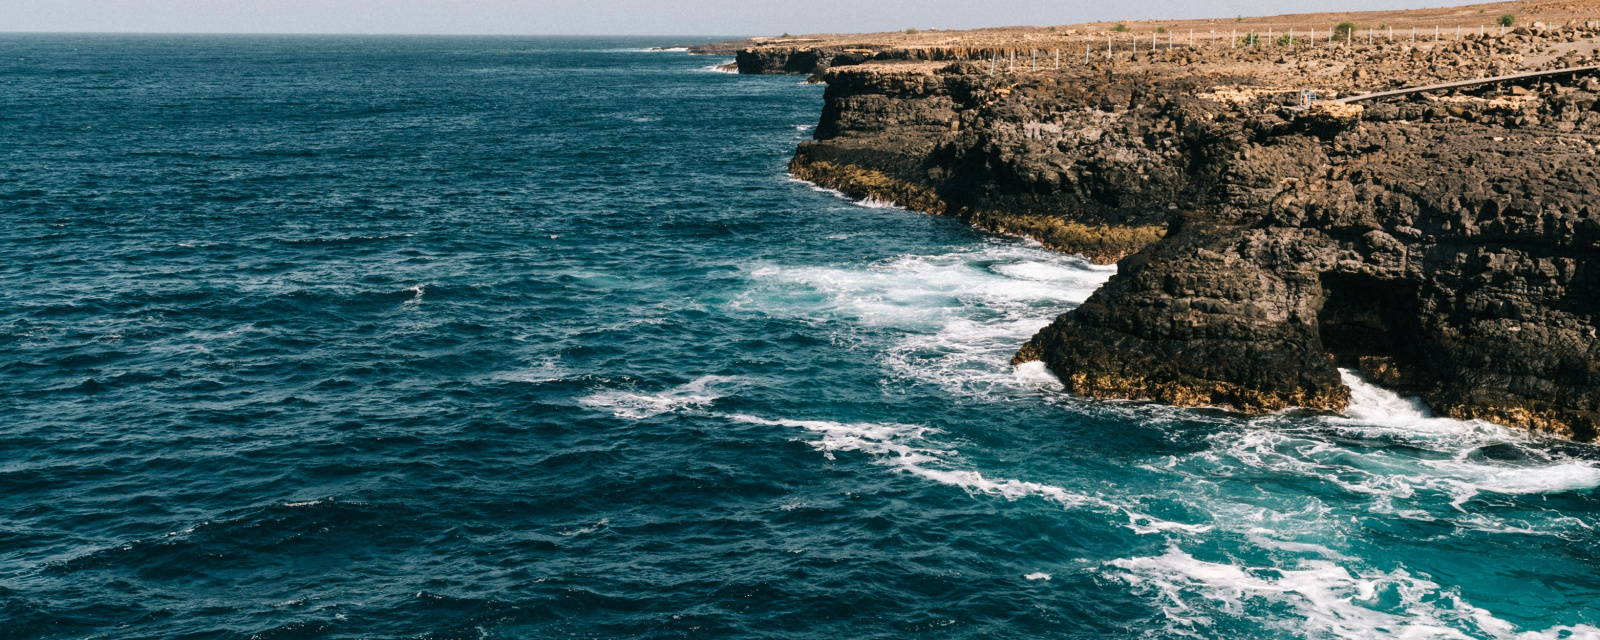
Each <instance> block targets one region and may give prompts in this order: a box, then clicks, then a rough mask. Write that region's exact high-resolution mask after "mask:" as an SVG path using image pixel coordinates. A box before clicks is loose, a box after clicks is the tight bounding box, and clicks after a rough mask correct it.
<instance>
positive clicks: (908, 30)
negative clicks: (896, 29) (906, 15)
mask: <svg viewBox="0 0 1600 640" xmlns="http://www.w3.org/2000/svg"><path fill="white" fill-rule="evenodd" d="M916 32H917V30H916V29H906V33H910V34H915V33H916Z"/></svg>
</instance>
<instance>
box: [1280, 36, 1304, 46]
mask: <svg viewBox="0 0 1600 640" xmlns="http://www.w3.org/2000/svg"><path fill="white" fill-rule="evenodd" d="M1299 41H1300V39H1299V38H1294V37H1290V36H1289V34H1287V33H1285V34H1283V35H1281V36H1278V46H1280V47H1292V46H1294V45H1295V43H1296V42H1299Z"/></svg>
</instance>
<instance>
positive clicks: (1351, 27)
mask: <svg viewBox="0 0 1600 640" xmlns="http://www.w3.org/2000/svg"><path fill="white" fill-rule="evenodd" d="M1355 33H1356V23H1354V22H1341V23H1339V26H1337V27H1334V28H1333V39H1334V40H1347V39H1350V38H1353V37H1355Z"/></svg>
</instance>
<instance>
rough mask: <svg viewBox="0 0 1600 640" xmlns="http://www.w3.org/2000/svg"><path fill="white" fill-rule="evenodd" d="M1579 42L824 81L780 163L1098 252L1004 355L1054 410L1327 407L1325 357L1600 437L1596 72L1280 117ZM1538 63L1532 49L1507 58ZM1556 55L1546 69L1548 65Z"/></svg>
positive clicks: (1339, 402)
mask: <svg viewBox="0 0 1600 640" xmlns="http://www.w3.org/2000/svg"><path fill="white" fill-rule="evenodd" d="M1585 35H1592V34H1582V33H1577V32H1575V31H1569V32H1567V33H1563V32H1561V31H1552V32H1545V33H1534V32H1527V31H1524V32H1522V33H1516V34H1507V36H1506V37H1505V38H1492V37H1490V38H1481V39H1480V38H1466V39H1464V40H1462V41H1458V42H1455V43H1451V44H1443V43H1441V44H1439V45H1436V46H1433V47H1429V48H1426V49H1424V48H1411V47H1388V48H1385V47H1367V48H1361V47H1342V48H1338V49H1334V50H1331V51H1327V50H1317V49H1315V48H1312V49H1306V50H1299V51H1296V50H1291V51H1288V52H1281V51H1280V52H1264V51H1255V50H1249V51H1242V52H1223V53H1206V52H1198V51H1184V50H1175V51H1164V52H1158V53H1147V54H1144V55H1142V56H1140V58H1138V59H1135V60H1126V59H1124V60H1123V61H1121V62H1119V63H1118V64H1117V66H1110V65H1107V64H1100V63H1097V64H1096V65H1094V66H1082V65H1078V66H1075V67H1074V68H1072V69H1066V70H1062V71H1055V70H1053V69H1052V70H1051V71H1050V72H1048V73H1043V72H1041V73H1027V74H1021V73H1018V74H1005V73H995V74H991V72H990V70H989V68H987V67H986V66H985V65H982V64H974V63H953V64H939V63H899V64H890V63H882V62H871V63H867V64H863V65H858V66H851V67H836V68H832V69H830V70H829V71H827V72H826V74H825V76H824V79H825V80H826V81H827V82H828V90H827V93H826V94H825V107H824V112H823V116H822V119H821V122H820V124H819V126H818V128H817V132H816V140H815V141H813V142H809V143H805V144H803V145H801V147H800V148H799V150H798V151H797V152H796V155H795V159H794V161H793V163H792V164H791V168H792V170H793V172H794V173H795V174H796V175H797V176H799V177H802V178H805V179H808V180H812V181H814V182H817V183H819V184H823V185H825V186H829V187H834V188H838V189H841V190H844V191H846V192H848V193H851V194H853V195H856V196H860V197H876V198H880V199H884V200H892V201H894V202H897V203H899V204H902V205H904V206H907V207H909V208H913V209H917V210H921V211H926V212H929V213H936V214H946V215H955V216H959V217H961V218H963V219H965V220H968V221H970V222H972V223H973V224H976V225H979V226H982V227H985V228H989V229H994V230H997V231H1003V232H1009V233H1018V234H1022V235H1028V236H1032V237H1035V238H1037V239H1039V240H1040V241H1041V242H1043V243H1045V244H1046V245H1048V246H1052V247H1054V248H1057V249H1060V250H1063V251H1068V252H1076V253H1084V254H1085V255H1087V256H1089V257H1090V258H1092V259H1094V260H1096V261H1098V262H1103V263H1104V262H1113V261H1118V260H1120V262H1119V269H1118V274H1117V275H1116V276H1115V277H1113V278H1112V279H1111V281H1110V282H1108V283H1107V285H1106V286H1105V287H1104V288H1103V289H1102V290H1100V291H1099V292H1097V293H1096V294H1095V295H1094V296H1092V297H1091V298H1090V299H1089V300H1088V301H1087V302H1086V303H1084V304H1083V305H1082V306H1080V307H1079V308H1077V309H1074V310H1072V311H1070V312H1068V313H1066V314H1063V315H1062V316H1061V317H1060V318H1058V319H1057V320H1056V321H1055V322H1053V323H1052V324H1051V325H1050V326H1049V327H1046V328H1045V329H1043V330H1042V331H1040V333H1039V334H1038V335H1037V336H1035V337H1034V338H1033V339H1032V340H1031V341H1030V342H1029V343H1027V344H1026V345H1025V346H1023V347H1022V348H1021V350H1020V351H1019V352H1018V354H1017V359H1016V361H1017V362H1023V361H1033V360H1040V361H1043V362H1045V363H1046V364H1047V365H1048V366H1049V368H1050V369H1051V370H1052V371H1054V372H1055V373H1056V374H1057V375H1058V376H1059V377H1060V378H1061V379H1062V380H1063V381H1064V382H1065V383H1066V384H1067V386H1068V387H1069V388H1070V389H1071V390H1072V391H1074V392H1077V393H1081V394H1084V395H1089V396H1094V397H1105V398H1134V399H1150V400H1156V401H1161V402H1167V403H1172V404H1177V405H1185V406H1202V405H1212V406H1224V407H1229V408H1232V409H1235V410H1240V411H1247V412H1261V411H1273V410H1278V409H1282V408H1285V407H1291V406H1298V407H1305V408H1310V409H1319V410H1335V411H1336V410H1341V409H1343V408H1344V407H1345V405H1346V404H1347V403H1348V402H1349V390H1348V389H1347V388H1346V387H1345V386H1344V385H1343V383H1342V382H1341V380H1340V376H1339V373H1338V368H1339V367H1351V368H1356V369H1359V370H1361V371H1363V372H1365V373H1366V374H1367V375H1368V376H1370V377H1371V378H1372V379H1374V380H1375V381H1377V382H1378V383H1379V384H1382V385H1385V386H1388V387H1392V388H1396V389H1400V390H1403V391H1406V392H1408V393H1413V394H1417V395H1420V396H1421V397H1423V398H1424V399H1425V400H1426V401H1427V403H1428V404H1429V405H1430V406H1432V407H1433V408H1434V409H1435V410H1436V411H1438V412H1440V413H1442V414H1445V415H1450V416H1455V417H1460V418H1483V419H1487V420H1492V421H1495V422H1499V423H1502V424H1508V425H1516V426H1522V427H1527V428H1530V429H1535V430H1540V431H1544V432H1548V433H1553V434H1558V435H1563V436H1567V437H1572V438H1577V439H1583V440H1588V439H1593V438H1594V437H1595V435H1596V429H1597V427H1600V341H1597V339H1596V321H1597V314H1600V272H1597V270H1596V267H1597V266H1600V265H1597V263H1596V261H1595V260H1593V258H1594V257H1596V255H1597V252H1600V176H1597V173H1596V170H1597V168H1600V163H1597V160H1596V155H1595V154H1596V151H1597V146H1596V143H1597V142H1600V110H1597V106H1596V105H1597V104H1600V82H1597V81H1596V80H1594V79H1591V78H1587V77H1582V76H1574V77H1570V78H1563V79H1560V80H1557V81H1551V80H1537V81H1532V82H1530V83H1526V84H1523V85H1516V86H1513V85H1509V84H1507V85H1491V86H1487V87H1481V88H1475V89H1468V90H1457V91H1452V92H1449V93H1440V94H1434V95H1416V96H1410V97H1404V98H1399V99H1395V100H1391V101H1388V102H1378V103H1373V104H1370V105H1368V106H1366V107H1365V108H1361V107H1354V106H1338V107H1334V106H1319V107H1317V108H1314V109H1311V110H1307V111H1300V110H1295V109H1293V108H1292V106H1293V105H1295V104H1296V103H1297V101H1298V99H1299V95H1298V91H1293V90H1291V89H1292V88H1294V87H1297V86H1299V87H1304V86H1308V85H1309V86H1312V87H1319V88H1321V89H1322V92H1323V95H1325V96H1326V95H1330V94H1338V93H1346V94H1348V93H1351V92H1352V91H1359V90H1362V89H1368V90H1370V89H1375V88H1388V87H1392V86H1398V85H1404V84H1410V83H1416V82H1422V81H1427V80H1449V79H1455V78H1462V77H1472V76H1474V75H1478V74H1482V73H1486V72H1492V71H1512V70H1517V69H1525V68H1529V67H1535V66H1546V67H1552V66H1563V65H1574V64H1580V63H1584V62H1587V59H1584V58H1582V55H1586V54H1582V53H1580V52H1577V51H1573V50H1571V49H1569V51H1572V52H1570V53H1566V54H1562V53H1561V52H1560V50H1559V49H1557V50H1553V51H1552V50H1550V43H1551V42H1558V43H1560V42H1567V41H1571V40H1576V39H1578V37H1580V36H1585ZM1532 51H1542V52H1544V53H1545V54H1546V57H1545V58H1544V59H1538V58H1535V57H1533V56H1532V55H1528V56H1527V62H1526V63H1524V62H1523V58H1524V54H1530V53H1531V52H1532ZM1563 55H1564V56H1565V57H1561V56H1563Z"/></svg>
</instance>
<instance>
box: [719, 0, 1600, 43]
mask: <svg viewBox="0 0 1600 640" xmlns="http://www.w3.org/2000/svg"><path fill="white" fill-rule="evenodd" d="M1502 15H1511V16H1513V17H1514V18H1515V20H1516V26H1534V23H1543V24H1545V25H1551V26H1559V25H1565V24H1568V23H1571V22H1577V23H1580V24H1581V23H1584V22H1587V21H1591V20H1594V21H1600V0H1575V1H1566V2H1496V3H1491V4H1475V5H1467V6H1461V7H1445V8H1438V9H1415V10H1408V11H1365V12H1344V13H1299V14H1289V15H1278V16H1256V17H1226V16H1223V17H1218V18H1214V19H1206V20H1129V21H1124V22H1120V23H1118V22H1091V23H1083V24H1070V25H1054V26H1019V27H1001V28H992V29H973V30H968V31H943V30H922V31H918V32H916V33H904V32H888V33H861V34H810V35H804V36H795V37H787V38H784V37H778V38H751V39H750V40H747V41H738V42H736V43H728V44H729V45H731V46H735V45H736V46H750V45H751V44H757V45H810V46H841V45H861V46H873V47H905V48H920V47H1024V48H1053V47H1060V48H1077V49H1079V50H1080V51H1081V50H1082V46H1083V44H1085V43H1086V42H1101V41H1103V40H1104V39H1105V37H1106V36H1107V35H1112V36H1113V37H1120V38H1124V39H1128V38H1130V36H1141V40H1142V41H1145V42H1148V40H1149V38H1150V37H1151V36H1152V35H1153V34H1157V33H1158V30H1159V31H1162V32H1164V33H1160V34H1159V37H1158V40H1159V41H1160V42H1161V43H1162V44H1164V43H1165V41H1166V38H1167V36H1168V35H1170V36H1171V37H1172V40H1173V41H1174V42H1175V43H1177V44H1186V43H1187V41H1188V39H1189V37H1190V32H1191V31H1192V32H1193V37H1194V39H1195V42H1196V44H1197V45H1198V44H1205V43H1206V42H1207V41H1208V40H1209V39H1210V38H1211V37H1212V36H1213V34H1216V36H1217V38H1218V41H1219V42H1226V39H1225V37H1227V36H1230V35H1231V34H1238V35H1240V36H1243V35H1244V34H1248V33H1250V32H1251V31H1255V32H1257V33H1261V34H1263V35H1265V34H1267V33H1268V32H1269V31H1270V32H1271V33H1272V35H1273V36H1278V35H1282V34H1287V33H1289V31H1290V30H1291V29H1292V30H1294V33H1295V35H1296V36H1306V35H1309V34H1311V33H1312V32H1313V30H1315V33H1316V37H1317V38H1318V39H1323V38H1326V37H1327V36H1328V33H1329V32H1330V31H1331V30H1332V29H1333V28H1334V27H1335V26H1336V25H1339V24H1341V23H1346V22H1348V23H1351V24H1354V25H1356V26H1357V29H1358V30H1357V33H1356V40H1357V41H1362V40H1365V39H1366V37H1367V31H1366V30H1367V29H1368V28H1371V29H1373V37H1374V38H1386V37H1388V36H1389V35H1390V32H1391V30H1392V33H1393V37H1394V39H1395V40H1409V39H1410V38H1411V36H1412V34H1411V30H1412V28H1413V27H1415V28H1416V37H1417V38H1418V39H1419V40H1431V39H1432V38H1433V36H1434V33H1435V31H1434V30H1435V28H1437V29H1438V34H1439V36H1440V37H1441V38H1445V39H1449V38H1453V37H1454V36H1455V34H1456V29H1457V27H1459V28H1460V29H1461V31H1462V32H1463V33H1477V32H1478V30H1479V29H1480V28H1482V29H1483V30H1485V31H1497V30H1498V28H1499V27H1498V26H1497V23H1496V21H1497V20H1498V19H1499V17H1500V16H1502ZM1119 24H1120V25H1122V26H1123V27H1125V28H1126V31H1121V30H1118V29H1117V27H1118V25H1119Z"/></svg>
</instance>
